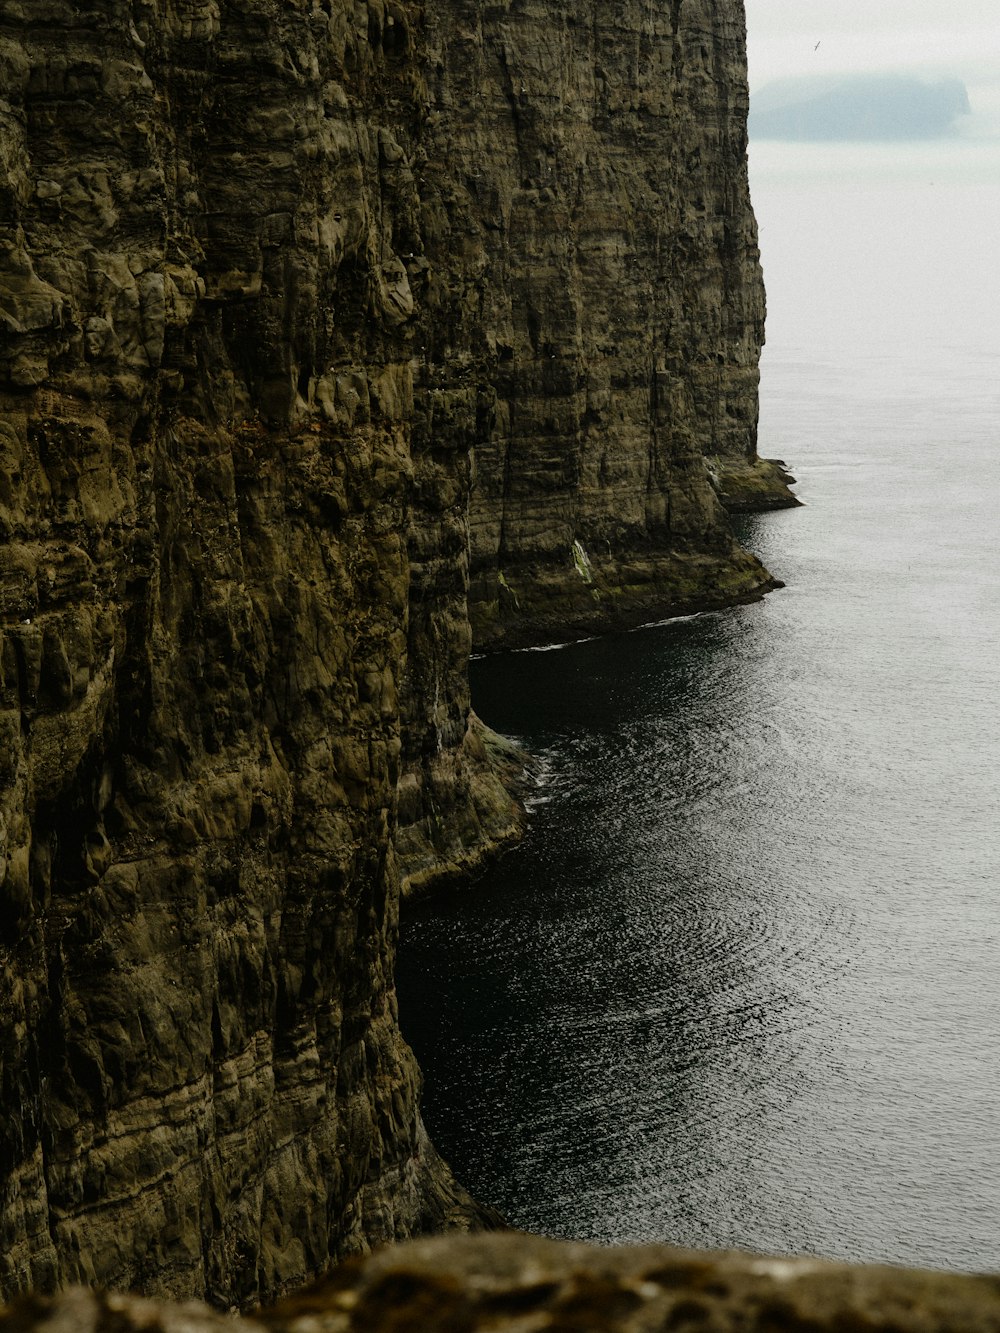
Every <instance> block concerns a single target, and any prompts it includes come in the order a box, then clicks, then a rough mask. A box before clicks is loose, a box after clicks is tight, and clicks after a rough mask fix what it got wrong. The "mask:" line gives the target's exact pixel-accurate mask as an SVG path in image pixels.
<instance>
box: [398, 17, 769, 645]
mask: <svg viewBox="0 0 1000 1333" xmlns="http://www.w3.org/2000/svg"><path fill="white" fill-rule="evenodd" d="M427 23H428V45H429V51H428V82H429V88H430V97H431V105H432V111H431V115H430V118H429V125H428V131H427V133H426V134H425V136H424V154H425V157H424V161H423V163H422V165H421V176H422V178H423V182H424V183H423V186H422V189H423V192H424V194H425V216H426V217H428V218H429V219H430V221H431V223H432V224H433V225H429V226H428V227H427V231H426V242H427V247H428V255H429V257H430V259H431V260H432V263H433V264H434V265H435V268H436V269H437V271H438V273H439V275H442V276H440V277H439V279H438V281H437V282H436V283H434V284H433V285H432V291H431V297H432V299H433V300H435V301H436V318H435V319H434V320H433V322H432V325H431V327H430V329H429V334H428V344H427V347H426V349H425V353H426V356H427V358H428V361H429V363H430V365H431V367H432V368H433V371H434V372H435V373H436V374H437V375H438V377H440V376H441V375H442V373H443V371H444V370H446V369H447V368H450V369H451V377H450V381H449V383H450V386H451V387H452V388H453V389H456V390H457V389H458V388H459V387H460V386H462V385H463V384H469V385H475V384H478V385H479V386H480V387H481V392H480V393H479V395H478V397H477V399H476V400H475V401H474V402H473V401H471V400H470V401H469V402H468V403H467V404H466V413H467V418H468V422H469V425H468V429H469V430H470V433H472V434H473V436H474V439H475V482H474V486H473V493H472V509H471V516H470V519H471V562H472V577H471V613H472V620H473V625H474V628H475V633H476V638H477V641H478V642H479V643H481V644H483V645H493V644H510V643H518V642H527V641H531V640H537V639H539V638H544V637H546V636H550V637H566V636H567V635H570V634H572V633H573V632H575V631H582V630H589V629H593V628H595V627H597V628H601V627H608V626H614V625H622V624H627V623H637V622H638V621H639V620H641V619H643V618H649V617H650V616H653V615H662V614H664V613H665V612H666V611H668V610H670V609H675V610H680V609H685V608H688V607H690V606H693V605H705V604H706V603H711V602H716V603H718V602H721V601H725V600H732V599H733V598H736V597H742V596H748V595H754V594H756V593H759V592H760V591H761V590H762V589H764V588H766V587H768V586H771V585H770V582H769V580H768V576H767V574H766V572H765V571H764V570H762V569H761V567H760V566H759V564H757V562H756V561H754V560H752V559H750V558H749V557H747V556H746V555H745V554H744V553H743V552H741V551H739V550H738V548H737V547H736V546H735V544H734V542H733V540H732V536H731V534H730V531H729V527H728V523H727V521H726V518H725V515H724V513H723V511H722V508H721V506H720V504H719V501H718V499H717V496H716V493H715V489H714V488H713V485H712V480H713V476H717V475H718V473H719V471H720V468H725V469H726V470H727V472H729V473H730V474H731V471H732V470H733V469H735V470H736V471H739V472H743V473H746V474H748V475H749V474H752V473H753V472H754V470H755V466H756V421H757V363H758V358H759V352H760V346H761V341H762V337H763V320H764V293H763V286H762V283H761V276H760V266H759V258H758V251H757V239H756V228H755V224H754V219H753V214H752V212H751V209H750V204H749V196H748V189H747V173H746V113H747V88H746V51H745V29H744V20H743V10H742V5H740V4H734V3H732V2H731V0H672V2H668V0H663V2H662V3H655V4H650V3H648V2H647V0H622V3H618V4H614V5H607V4H601V3H597V0H582V3H574V4H568V3H558V2H556V3H553V0H506V2H505V3H500V4H485V3H483V0H441V2H440V3H437V4H434V5H431V6H429V7H428V15H427ZM484 385H485V386H486V387H485V390H483V389H482V386H484ZM473 414H474V417H475V421H474V425H473ZM706 455H709V456H711V458H712V460H713V461H712V463H711V464H708V465H707V464H706V459H705V456H706ZM757 471H758V472H759V469H757ZM778 485H779V487H780V491H781V496H782V497H783V498H788V497H787V491H786V490H785V488H784V486H783V484H782V483H780V482H779V483H778ZM729 489H730V490H733V489H734V487H733V485H732V483H731V484H730V487H729Z"/></svg>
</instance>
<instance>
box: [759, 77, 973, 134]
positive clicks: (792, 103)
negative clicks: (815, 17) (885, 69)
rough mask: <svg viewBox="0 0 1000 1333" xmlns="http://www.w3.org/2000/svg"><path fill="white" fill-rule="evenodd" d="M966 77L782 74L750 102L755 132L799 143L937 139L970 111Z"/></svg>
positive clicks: (951, 130)
mask: <svg viewBox="0 0 1000 1333" xmlns="http://www.w3.org/2000/svg"><path fill="white" fill-rule="evenodd" d="M970 110H971V108H970V106H969V94H968V92H967V91H966V87H965V84H964V83H963V82H962V81H961V79H941V80H938V81H935V82H927V81H925V80H922V79H919V78H917V77H915V76H912V75H904V74H856V75H842V76H831V77H828V78H796V79H782V80H780V81H778V82H776V83H770V84H768V85H767V86H766V87H764V88H762V89H761V90H760V91H759V92H757V93H755V94H754V95H753V97H752V98H751V101H750V121H749V129H750V137H751V138H752V139H786V140H793V141H797V142H818V141H823V140H827V141H831V140H855V141H858V140H865V141H872V140H890V141H900V140H914V139H936V138H940V137H941V136H942V135H948V134H952V133H954V132H955V129H956V122H957V119H958V117H959V116H963V115H968V114H969V112H970Z"/></svg>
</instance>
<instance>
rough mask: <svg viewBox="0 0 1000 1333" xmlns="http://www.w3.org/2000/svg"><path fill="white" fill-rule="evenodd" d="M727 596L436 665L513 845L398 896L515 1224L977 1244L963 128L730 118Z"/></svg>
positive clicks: (997, 1064)
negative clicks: (807, 138)
mask: <svg viewBox="0 0 1000 1333" xmlns="http://www.w3.org/2000/svg"><path fill="white" fill-rule="evenodd" d="M751 168H752V172H751V180H752V189H753V196H754V203H755V207H756V211H757V216H758V219H759V224H760V235H761V249H762V254H763V262H764V271H765V279H766V283H767V289H768V324H767V346H766V349H765V354H764V357H763V362H762V382H761V422H760V452H761V453H762V454H763V455H764V456H767V457H775V458H781V459H784V460H785V461H786V462H787V464H788V466H789V467H790V469H791V470H792V472H793V473H794V475H795V476H796V477H797V479H798V484H797V487H796V490H797V493H798V495H799V497H800V498H801V500H802V501H803V507H802V508H799V509H795V510H786V511H783V512H778V513H771V514H766V515H761V516H755V517H751V518H748V519H746V520H744V521H743V522H742V524H741V527H740V531H741V536H742V540H743V541H744V542H745V544H746V545H748V546H749V547H750V548H751V549H753V550H754V551H755V552H756V553H757V554H758V555H759V556H760V557H761V558H762V559H763V561H764V562H765V564H766V565H767V566H768V568H769V569H770V570H771V571H772V573H773V574H775V575H776V576H777V577H779V578H780V579H783V580H784V581H785V584H786V585H787V586H786V587H785V588H783V589H781V590H779V591H776V592H774V593H772V594H771V595H770V596H768V597H767V598H766V599H765V600H764V601H763V602H761V603H758V604H755V605H751V606H742V607H736V608H733V609H731V610H726V611H721V612H717V613H712V614H705V615H699V616H695V617H693V618H686V619H681V620H674V621H670V622H667V623H663V624H658V625H653V626H649V627H646V628H643V629H641V630H638V631H634V632H632V633H629V634H620V635H616V636H612V637H607V638H599V639H594V640H591V641H588V642H582V643H577V644H574V645H570V646H564V647H561V648H558V649H552V650H551V651H541V652H539V651H529V652H519V653H507V654H503V655H500V656H493V657H488V658H485V659H483V660H480V661H476V662H474V663H473V696H474V703H475V706H476V708H477V710H478V711H479V713H480V714H481V715H482V716H483V717H484V718H485V720H486V721H487V722H489V723H490V724H491V725H492V726H494V727H496V728H497V729H499V730H500V731H503V732H505V733H507V734H510V735H514V736H517V737H518V738H520V739H521V740H522V742H523V743H524V744H525V745H526V746H527V747H528V748H529V749H530V750H531V751H532V752H533V753H534V754H535V755H536V756H537V757H538V759H539V762H540V766H541V772H542V780H541V781H540V783H539V786H538V788H537V791H535V793H534V795H533V797H532V800H531V806H532V811H531V821H532V822H531V831H530V834H529V836H528V837H527V839H526V840H525V842H524V844H523V845H522V846H521V847H520V848H519V849H517V850H516V851H515V852H513V853H511V854H510V855H509V856H507V857H506V858H505V859H504V860H502V861H501V862H500V863H499V864H498V865H497V866H496V867H495V868H494V869H493V870H492V871H491V872H490V873H489V874H487V875H486V876H485V877H484V878H482V879H481V880H479V881H478V882H477V883H475V884H474V885H472V886H469V887H466V888H464V889H462V890H461V891H456V892H452V893H449V894H446V895H443V896H438V897H436V898H434V899H433V900H431V901H429V902H425V903H422V904H420V903H418V904H414V905H412V906H408V907H407V908H406V910H405V911H404V917H403V924H402V938H401V945H400V953H399V972H398V987H399V1004H400V1018H401V1022H402V1026H403V1031H404V1034H405V1035H406V1036H407V1038H408V1039H409V1041H410V1042H411V1044H412V1045H413V1047H414V1048H415V1050H416V1052H417V1055H418V1058H419V1060H420V1064H421V1066H422V1069H423V1071H424V1075H425V1089H424V1113H425V1119H426V1122H427V1125H428V1128H429V1130H430V1133H431V1135H432V1137H433V1138H434V1140H435V1142H436V1143H437V1146H438V1147H439V1148H440V1150H441V1151H442V1152H443V1154H444V1155H445V1157H446V1158H447V1159H448V1160H449V1161H450V1163H451V1164H452V1166H453V1167H454V1169H455V1171H456V1174H457V1175H458V1176H459V1178H460V1179H461V1180H462V1181H463V1182H464V1183H465V1184H466V1185H467V1186H468V1187H469V1188H470V1189H471V1190H472V1192H473V1193H474V1194H475V1195H476V1196H478V1197H479V1198H481V1199H484V1200H487V1201H489V1202H490V1203H492V1204H493V1205H495V1206H496V1207H497V1208H499V1209H500V1210H501V1212H502V1213H504V1214H505V1215H506V1217H507V1218H508V1219H509V1221H510V1222H511V1223H512V1224H513V1225H514V1226H517V1227H521V1228H526V1229H529V1230H531V1231H536V1232H542V1233H545V1234H548V1235H552V1236H562V1237H574V1238H580V1239H587V1240H593V1241H598V1242H608V1243H624V1242H639V1241H665V1242H669V1243H673V1244H677V1245H683V1246H696V1247H713V1248H715V1247H726V1248H729V1247H734V1248H740V1249H748V1250H754V1251H766V1252H771V1253H785V1254H808V1255H822V1256H827V1257H831V1258H840V1259H849V1260H863V1261H886V1262H891V1263H899V1264H908V1265H920V1266H927V1267H934V1268H947V1269H954V1270H992V1271H997V1270H1000V549H998V547H1000V236H998V230H997V220H998V218H1000V143H998V141H997V140H996V139H992V138H990V137H988V136H987V137H983V138H976V137H969V138H966V139H962V140H950V141H944V140H942V141H939V142H935V143H925V144H906V145H864V146H858V145H847V144H840V145H836V144H834V145H830V144H827V145H787V144H778V143H761V144H756V145H754V146H753V148H752V152H751Z"/></svg>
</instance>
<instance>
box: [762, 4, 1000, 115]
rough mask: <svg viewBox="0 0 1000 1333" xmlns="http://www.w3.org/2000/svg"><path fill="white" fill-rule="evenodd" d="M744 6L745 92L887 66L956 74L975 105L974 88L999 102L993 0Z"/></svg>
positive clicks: (998, 32) (997, 13)
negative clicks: (781, 80)
mask: <svg viewBox="0 0 1000 1333" xmlns="http://www.w3.org/2000/svg"><path fill="white" fill-rule="evenodd" d="M746 9H747V32H748V38H749V50H750V87H751V91H752V90H753V89H754V88H758V87H761V86H762V85H763V84H765V83H769V82H771V80H773V79H778V78H785V77H798V76H801V75H806V74H811V73H817V74H823V75H829V74H841V73H846V72H858V73H860V72H885V71H890V70H892V71H895V72H900V73H902V72H906V73H918V74H925V75H929V76H932V75H949V76H955V77H957V78H960V79H962V80H963V81H964V82H965V83H966V85H967V86H968V88H969V93H970V97H972V100H973V109H974V110H975V103H976V96H975V93H976V90H981V93H982V97H984V98H985V99H986V101H988V102H992V100H993V98H994V96H996V97H997V99H998V105H1000V4H998V2H997V0H746ZM817 42H818V43H819V47H818V48H817V47H816V43H817ZM983 105H984V106H985V103H984V104H983Z"/></svg>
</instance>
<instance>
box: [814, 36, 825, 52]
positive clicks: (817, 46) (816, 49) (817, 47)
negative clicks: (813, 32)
mask: <svg viewBox="0 0 1000 1333" xmlns="http://www.w3.org/2000/svg"><path fill="white" fill-rule="evenodd" d="M822 40H823V38H822V37H821V38H820V39H819V42H821V41H822ZM819 42H817V43H816V45H815V46H814V47H813V50H814V51H818V50H819Z"/></svg>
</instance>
